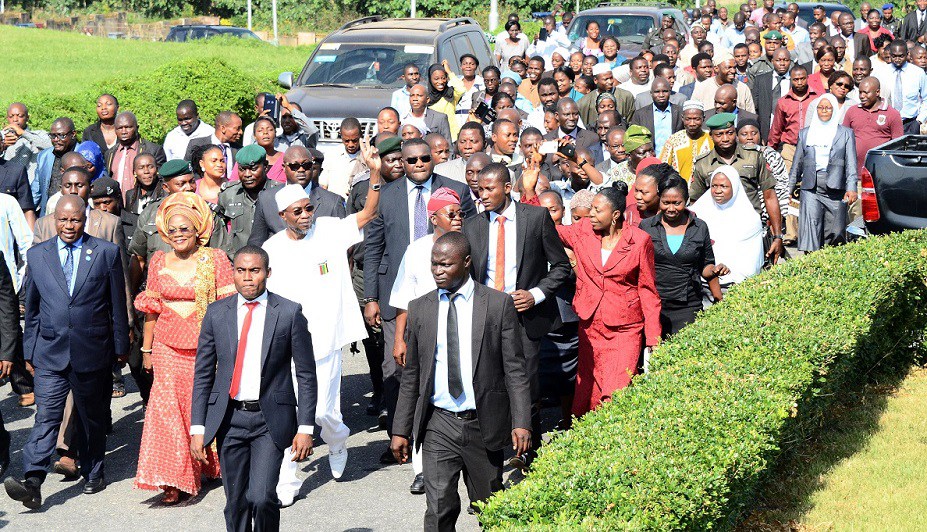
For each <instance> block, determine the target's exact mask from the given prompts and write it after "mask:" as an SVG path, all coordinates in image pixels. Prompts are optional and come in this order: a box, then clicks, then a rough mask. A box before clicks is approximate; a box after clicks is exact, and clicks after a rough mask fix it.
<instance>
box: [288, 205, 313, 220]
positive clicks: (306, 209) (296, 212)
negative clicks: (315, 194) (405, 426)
mask: <svg viewBox="0 0 927 532" xmlns="http://www.w3.org/2000/svg"><path fill="white" fill-rule="evenodd" d="M314 210H315V207H313V206H312V205H308V206H306V207H296V208H295V209H293V210H291V211H290V212H291V213H293V216H296V217H299V216H302V215H303V213H306V214H312V211H314Z"/></svg>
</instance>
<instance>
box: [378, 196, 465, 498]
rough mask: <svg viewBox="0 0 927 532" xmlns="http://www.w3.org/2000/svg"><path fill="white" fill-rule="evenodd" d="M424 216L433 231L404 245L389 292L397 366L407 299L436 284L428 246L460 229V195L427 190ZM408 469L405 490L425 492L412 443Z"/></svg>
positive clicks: (419, 454)
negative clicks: (410, 473)
mask: <svg viewBox="0 0 927 532" xmlns="http://www.w3.org/2000/svg"><path fill="white" fill-rule="evenodd" d="M427 209H428V216H429V219H430V221H431V225H433V226H434V228H435V232H434V234H431V235H425V236H423V237H421V238H419V239H418V240H415V241H414V242H412V243H411V244H409V247H407V248H406V252H405V254H404V255H403V256H402V262H400V263H399V271H398V272H397V273H396V282H395V283H394V284H393V289H392V290H391V291H390V294H389V304H390V306H391V307H395V309H396V342H395V343H394V344H393V358H394V359H395V360H396V363H397V364H399V365H400V366H405V365H406V343H405V341H404V338H405V332H406V318H407V317H408V316H407V312H406V311H407V310H408V308H409V302H410V301H412V300H413V299H416V298H419V297H421V296H423V295H425V294H427V293H428V292H431V291H432V290H435V289H437V288H438V286H437V285H436V284H435V278H434V275H433V274H432V273H431V248H432V247H434V242H435V240H437V239H438V238H439V237H440V236H441V235H443V234H444V233H447V232H449V231H458V232H459V231H461V230H462V229H463V213H462V212H461V210H460V196H458V195H457V193H456V192H454V191H453V190H451V189H449V188H447V187H441V188H439V189H437V190H435V191H434V192H432V193H431V199H429V200H428V205H427ZM412 471H414V472H415V480H413V481H412V485H411V486H409V491H410V492H412V493H414V494H416V495H421V494H423V493H425V479H424V477H423V476H422V448H421V446H415V449H413V451H412Z"/></svg>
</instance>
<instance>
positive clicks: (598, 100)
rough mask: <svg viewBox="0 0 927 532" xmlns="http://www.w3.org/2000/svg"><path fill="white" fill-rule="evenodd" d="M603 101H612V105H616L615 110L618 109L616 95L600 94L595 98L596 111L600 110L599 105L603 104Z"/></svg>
mask: <svg viewBox="0 0 927 532" xmlns="http://www.w3.org/2000/svg"><path fill="white" fill-rule="evenodd" d="M602 100H611V101H612V103H614V104H615V108H616V109H617V108H618V99H617V98H615V95H613V94H612V93H610V92H600V93H599V95H598V96H596V98H595V108H596V109H598V108H599V104H600V103H602Z"/></svg>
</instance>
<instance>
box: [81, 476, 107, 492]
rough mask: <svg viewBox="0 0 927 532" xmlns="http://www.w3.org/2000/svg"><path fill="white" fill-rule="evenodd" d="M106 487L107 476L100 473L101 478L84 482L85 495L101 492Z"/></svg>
mask: <svg viewBox="0 0 927 532" xmlns="http://www.w3.org/2000/svg"><path fill="white" fill-rule="evenodd" d="M105 488H106V478H104V477H103V475H100V477H99V478H95V479H93V480H88V481H87V482H85V483H84V495H92V494H94V493H99V492H101V491H103V490H104V489H105Z"/></svg>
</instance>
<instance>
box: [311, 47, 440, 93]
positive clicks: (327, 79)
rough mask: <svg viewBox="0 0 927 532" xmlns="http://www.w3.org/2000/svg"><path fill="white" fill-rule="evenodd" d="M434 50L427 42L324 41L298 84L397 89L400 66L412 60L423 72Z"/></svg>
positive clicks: (400, 73)
mask: <svg viewBox="0 0 927 532" xmlns="http://www.w3.org/2000/svg"><path fill="white" fill-rule="evenodd" d="M433 53H434V47H433V46H429V45H402V44H381V43H370V44H341V43H323V44H322V45H321V46H320V47H319V49H318V51H317V52H316V54H315V55H314V56H313V57H312V61H311V62H310V63H309V65H307V66H306V69H305V70H304V71H303V73H302V75H301V76H300V78H299V81H298V82H297V84H299V85H328V84H333V85H348V86H352V87H369V88H394V89H398V88H399V87H401V86H402V85H403V82H402V80H401V79H400V76H401V75H402V71H403V68H405V66H406V65H407V64H409V63H415V64H416V65H418V68H419V70H421V72H422V73H423V74H424V72H426V70H427V68H428V65H429V63H430V62H431V57H432V54H433Z"/></svg>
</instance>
